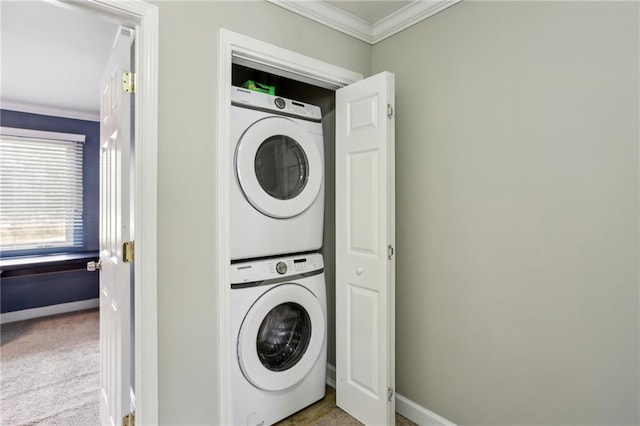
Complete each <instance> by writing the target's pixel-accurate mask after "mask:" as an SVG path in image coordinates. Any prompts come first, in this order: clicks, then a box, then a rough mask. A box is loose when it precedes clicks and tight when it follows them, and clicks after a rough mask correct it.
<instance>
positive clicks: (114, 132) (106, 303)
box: [100, 27, 133, 426]
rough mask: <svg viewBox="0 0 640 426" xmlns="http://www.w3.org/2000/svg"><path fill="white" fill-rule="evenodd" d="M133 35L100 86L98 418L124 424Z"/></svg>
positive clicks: (125, 32)
mask: <svg viewBox="0 0 640 426" xmlns="http://www.w3.org/2000/svg"><path fill="white" fill-rule="evenodd" d="M132 43H133V31H131V30H129V29H126V28H122V27H121V28H120V30H119V33H118V38H117V40H116V42H115V44H114V46H113V50H112V52H111V56H110V58H109V60H108V63H107V67H106V69H105V72H104V75H103V77H102V79H101V82H100V89H101V90H102V92H101V96H102V97H101V107H100V120H101V122H100V262H101V265H102V266H101V270H100V379H101V380H100V390H101V392H100V418H101V422H102V425H103V426H107V425H120V424H122V417H123V416H124V415H125V414H127V413H129V409H130V400H131V394H130V388H131V362H130V361H131V294H130V288H131V264H129V263H124V262H123V261H122V244H123V242H125V241H129V240H131V239H132V237H133V235H132V229H131V225H130V223H131V222H130V212H131V208H130V185H131V180H130V172H131V168H130V165H131V163H130V161H131V152H130V150H131V129H130V115H131V96H132V95H130V94H128V93H125V92H124V90H123V88H122V73H123V72H128V71H131V68H130V66H131V60H130V57H131V45H132Z"/></svg>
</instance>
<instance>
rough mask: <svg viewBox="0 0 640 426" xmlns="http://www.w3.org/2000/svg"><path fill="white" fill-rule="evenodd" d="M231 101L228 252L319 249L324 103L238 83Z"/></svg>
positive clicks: (253, 254) (238, 255)
mask: <svg viewBox="0 0 640 426" xmlns="http://www.w3.org/2000/svg"><path fill="white" fill-rule="evenodd" d="M231 104H232V105H231V144H232V149H231V152H232V153H233V159H232V161H233V167H232V168H231V169H232V176H231V194H230V201H231V218H230V222H231V234H230V235H231V259H232V260H240V259H251V258H257V257H264V256H274V255H282V254H290V253H299V252H304V251H313V250H318V249H320V247H322V231H323V226H324V223H323V221H324V139H323V134H322V122H321V120H322V113H321V111H320V108H319V107H317V106H315V105H310V104H305V103H302V102H296V101H292V100H290V99H285V98H281V97H277V96H272V95H268V94H265V93H258V92H253V91H250V90H247V89H242V88H239V87H232V90H231Z"/></svg>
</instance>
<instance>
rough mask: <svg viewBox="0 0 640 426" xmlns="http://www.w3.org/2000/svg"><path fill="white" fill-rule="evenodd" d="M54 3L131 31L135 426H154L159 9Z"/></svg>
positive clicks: (120, 0)
mask: <svg viewBox="0 0 640 426" xmlns="http://www.w3.org/2000/svg"><path fill="white" fill-rule="evenodd" d="M58 1H59V2H61V3H63V4H64V5H66V6H68V7H73V8H81V9H84V10H88V11H92V12H94V13H98V14H100V15H103V16H107V17H109V18H110V19H113V20H115V21H116V22H118V23H120V24H122V25H126V26H131V27H133V28H135V30H136V39H135V68H136V74H137V78H136V86H137V87H136V92H137V93H136V95H135V96H136V98H135V102H136V107H135V115H134V121H135V127H134V138H135V148H134V150H135V151H134V152H135V188H134V191H135V195H134V199H135V205H134V224H135V242H136V253H135V271H134V282H135V289H134V292H135V301H134V303H135V307H134V309H135V343H134V345H135V397H136V401H135V403H136V423H137V424H141V425H154V424H158V314H157V313H158V304H157V300H158V299H157V269H158V268H157V227H156V224H157V206H158V202H157V199H158V197H157V168H158V166H157V158H158V155H157V153H158V40H159V19H158V8H157V6H155V5H151V4H149V3H146V2H144V1H142V0H87V1H84V2H78V1H75V0H58ZM96 96H98V89H97V86H96ZM143 189H144V190H143Z"/></svg>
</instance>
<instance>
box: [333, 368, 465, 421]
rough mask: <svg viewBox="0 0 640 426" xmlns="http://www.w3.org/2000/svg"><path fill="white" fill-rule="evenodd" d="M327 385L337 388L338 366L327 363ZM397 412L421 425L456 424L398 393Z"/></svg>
mask: <svg viewBox="0 0 640 426" xmlns="http://www.w3.org/2000/svg"><path fill="white" fill-rule="evenodd" d="M327 385H329V386H331V387H332V388H334V389H335V388H336V367H335V366H333V365H331V364H327ZM396 413H398V414H400V415H401V416H402V417H405V418H407V419H409V420H411V421H412V422H414V423H417V424H419V425H421V426H423V425H425V426H426V425H429V426H456V424H455V423H452V422H450V421H449V420H447V419H445V418H444V417H440V416H439V415H437V414H436V413H434V412H433V411H430V410H427V409H426V408H424V407H422V406H420V405H418V404H416V403H415V402H413V401H411V400H410V399H407V398H405V397H404V396H402V395H400V394H396Z"/></svg>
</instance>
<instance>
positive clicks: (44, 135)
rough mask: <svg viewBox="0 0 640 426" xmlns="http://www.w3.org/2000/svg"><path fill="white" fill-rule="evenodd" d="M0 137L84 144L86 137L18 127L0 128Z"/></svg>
mask: <svg viewBox="0 0 640 426" xmlns="http://www.w3.org/2000/svg"><path fill="white" fill-rule="evenodd" d="M0 135H2V136H12V137H16V138H29V139H50V140H53V141H66V142H81V143H84V142H85V140H86V138H87V136H86V135H79V134H75V133H58V132H45V131H43V130H31V129H22V128H19V127H0Z"/></svg>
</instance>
